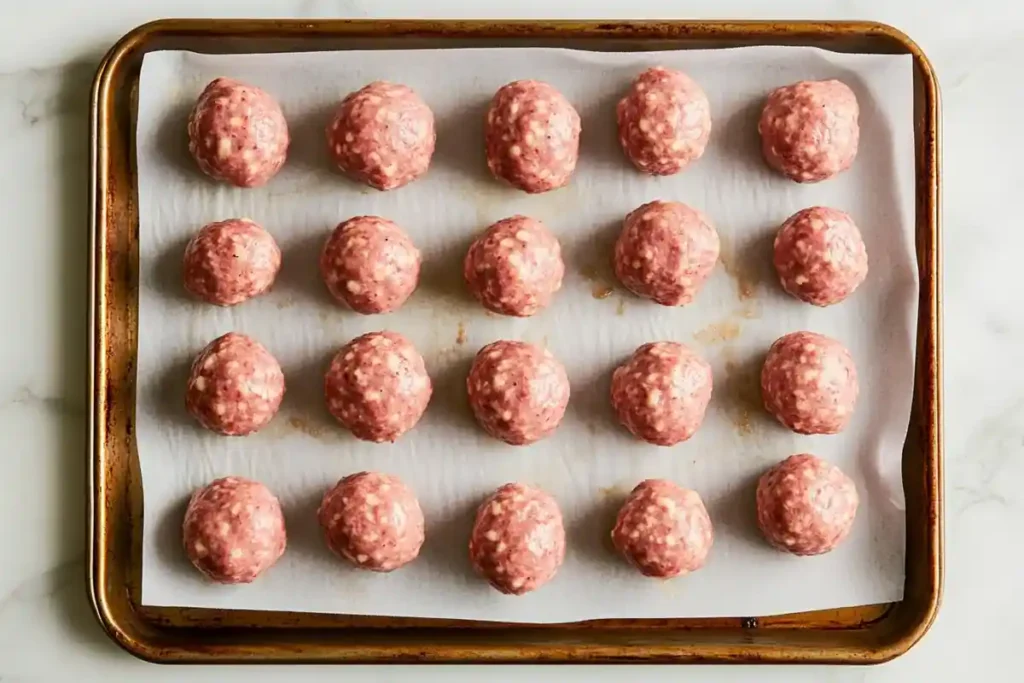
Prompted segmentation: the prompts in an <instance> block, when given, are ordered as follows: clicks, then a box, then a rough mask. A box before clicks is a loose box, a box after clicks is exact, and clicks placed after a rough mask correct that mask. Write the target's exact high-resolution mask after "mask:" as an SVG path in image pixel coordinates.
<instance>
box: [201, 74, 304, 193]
mask: <svg viewBox="0 0 1024 683" xmlns="http://www.w3.org/2000/svg"><path fill="white" fill-rule="evenodd" d="M188 139H189V144H188V148H189V151H190V152H191V153H192V157H193V158H194V159H195V160H196V163H197V164H198V165H199V168H200V169H201V170H202V171H203V173H205V174H206V175H208V176H210V177H211V178H213V179H215V180H223V181H224V182H227V183H230V184H232V185H236V186H238V187H258V186H260V185H264V184H266V183H267V181H269V180H270V179H271V178H273V177H274V175H276V174H277V172H278V171H280V170H281V167H282V166H284V162H285V158H286V157H287V156H288V144H289V142H290V138H289V136H288V123H287V122H286V121H285V119H284V114H283V113H282V112H281V107H280V106H279V105H278V104H277V102H276V101H275V100H274V98H273V97H271V96H270V95H269V94H268V93H266V92H264V91H263V90H260V89H259V88H256V87H253V86H251V85H246V84H245V83H239V82H238V81H233V80H231V79H230V78H218V79H217V80H215V81H213V82H212V83H210V84H209V85H207V86H206V89H205V90H203V92H202V94H201V95H200V96H199V100H198V101H197V102H196V105H195V107H194V108H193V109H192V114H191V115H190V116H189V119H188Z"/></svg>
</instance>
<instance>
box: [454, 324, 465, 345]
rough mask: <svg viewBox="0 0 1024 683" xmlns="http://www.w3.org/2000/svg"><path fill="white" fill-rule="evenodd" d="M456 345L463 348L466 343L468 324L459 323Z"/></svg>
mask: <svg viewBox="0 0 1024 683" xmlns="http://www.w3.org/2000/svg"><path fill="white" fill-rule="evenodd" d="M455 343H456V344H458V345H459V346H462V345H463V344H465V343H466V323H464V322H462V321H461V320H460V321H459V326H458V328H457V329H456V332H455Z"/></svg>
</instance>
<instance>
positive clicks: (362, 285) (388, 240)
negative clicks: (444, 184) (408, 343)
mask: <svg viewBox="0 0 1024 683" xmlns="http://www.w3.org/2000/svg"><path fill="white" fill-rule="evenodd" d="M420 261H421V257H420V252H419V249H417V248H416V246H415V245H414V244H413V243H412V240H411V239H409V236H408V235H406V234H405V232H404V231H403V230H402V229H401V228H400V227H398V226H397V225H395V224H394V223H392V222H391V221H389V220H387V219H386V218H380V217H379V216H356V217H355V218H350V219H348V220H347V221H345V222H344V223H341V224H340V225H338V227H337V228H335V229H334V232H333V233H331V236H330V237H328V238H327V242H326V243H325V244H324V248H323V251H322V252H320V274H321V275H322V276H323V279H324V282H326V283H327V289H328V290H330V292H331V295H332V296H334V298H335V299H337V300H338V301H340V302H341V303H343V304H346V305H347V306H348V307H349V308H351V309H352V310H353V311H355V312H356V313H362V314H364V315H369V314H373V313H389V312H391V311H394V310H397V309H398V308H400V307H401V306H402V304H404V303H405V301H406V300H407V299H408V298H409V297H410V296H411V295H412V293H413V291H415V289H416V285H417V284H418V283H419V279H420Z"/></svg>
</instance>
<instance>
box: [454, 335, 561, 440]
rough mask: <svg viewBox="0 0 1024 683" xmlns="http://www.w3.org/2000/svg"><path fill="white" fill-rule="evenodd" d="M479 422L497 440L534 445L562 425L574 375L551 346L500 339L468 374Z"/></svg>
mask: <svg viewBox="0 0 1024 683" xmlns="http://www.w3.org/2000/svg"><path fill="white" fill-rule="evenodd" d="M466 389H467V391H468V393H469V404H470V407H472V409H473V414H474V415H475V416H476V420H477V422H479V423H480V426H481V427H483V428H484V430H485V431H486V432H487V433H488V434H490V435H491V436H493V437H494V438H496V439H501V440H502V441H504V442H505V443H508V444H512V445H514V446H522V445H525V444H530V443H533V442H535V441H539V440H540V439H543V438H545V437H546V436H548V435H550V434H551V433H552V432H554V431H555V429H556V428H557V427H558V424H559V423H560V422H561V421H562V416H564V415H565V408H566V406H567V405H568V404H569V377H568V376H567V375H566V374H565V368H564V367H563V366H562V364H561V363H559V362H558V360H557V359H556V358H555V357H554V356H553V355H552V354H551V352H550V351H548V350H547V349H544V348H541V347H540V346H535V345H533V344H528V343H526V342H520V341H496V342H494V343H492V344H488V345H487V346H485V347H483V348H482V349H480V352H479V353H477V355H476V359H475V360H474V361H473V367H472V368H470V371H469V377H467V378H466Z"/></svg>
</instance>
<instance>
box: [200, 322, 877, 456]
mask: <svg viewBox="0 0 1024 683" xmlns="http://www.w3.org/2000/svg"><path fill="white" fill-rule="evenodd" d="M466 390H467V393H468V396H469V404H470V406H471V408H472V412H473V415H474V416H475V417H476V421H477V422H478V423H479V424H480V426H481V427H482V428H483V429H484V430H485V431H486V432H487V433H488V434H490V435H491V436H492V437H494V438H496V439H500V440H501V441H504V442H505V443H508V444H512V445H526V444H531V443H534V442H536V441H539V440H541V439H543V438H545V437H547V436H549V435H550V434H551V433H553V432H554V431H555V429H557V427H558V425H559V424H560V423H561V421H562V418H563V416H564V415H565V410H566V407H567V405H568V403H569V394H570V388H569V378H568V376H567V374H566V371H565V368H564V366H563V365H562V364H561V363H560V362H559V361H558V359H557V358H555V356H554V355H553V354H552V353H551V352H550V351H548V350H547V349H545V348H543V347H541V346H537V345H534V344H529V343H527V342H522V341H508V340H502V341H496V342H493V343H491V344H488V345H487V346H484V347H483V348H482V349H480V351H479V352H478V353H477V355H476V358H475V359H474V361H473V364H472V366H471V368H470V370H469V374H468V376H467V378H466ZM761 391H762V396H763V399H764V405H765V408H766V409H767V410H768V411H769V412H770V413H771V414H772V415H774V416H775V418H776V419H777V420H778V421H779V422H781V423H782V424H783V425H785V426H786V427H788V428H789V429H791V430H793V431H794V432H797V433H800V434H835V433H838V432H840V431H842V430H843V429H844V428H845V427H846V425H847V423H848V422H849V420H850V418H851V417H852V415H853V411H854V408H855V406H856V403H857V397H858V393H859V385H858V380H857V370H856V366H855V365H854V361H853V357H852V355H851V354H850V352H849V351H848V350H847V349H846V348H845V347H844V346H843V345H842V344H841V343H840V342H838V341H836V340H834V339H832V338H830V337H826V336H825V335H822V334H817V333H814V332H806V331H803V332H793V333H790V334H787V335H785V336H783V337H781V338H779V339H778V340H776V341H775V343H774V344H772V346H771V348H770V349H769V351H768V355H767V357H766V359H765V361H764V365H763V367H762V370H761ZM284 393H285V379H284V373H283V372H282V371H281V366H280V365H279V364H278V362H277V360H276V359H275V358H274V356H273V355H271V353H270V352H269V351H268V350H267V349H266V348H265V347H264V346H263V345H262V344H260V343H259V342H257V341H256V340H254V339H252V338H251V337H248V336H245V335H242V334H238V333H235V332H229V333H228V334H225V335H223V336H221V337H218V338H217V339H215V340H214V341H212V342H211V343H210V344H209V345H208V346H207V347H206V348H205V349H203V351H202V352H200V354H199V355H198V356H197V357H196V358H195V360H194V361H193V363H192V368H191V373H190V376H189V379H188V385H187V389H186V401H185V402H186V406H187V408H188V410H189V412H190V413H191V414H192V415H193V416H194V417H195V418H196V420H198V421H199V423H200V424H201V425H203V426H204V427H206V428H207V429H210V430H212V431H215V432H218V433H220V434H224V435H228V436H242V435H247V434H251V433H253V432H256V431H258V430H259V429H261V428H263V427H264V426H265V425H266V424H268V423H269V422H270V420H271V419H272V418H273V417H274V415H275V414H276V413H277V411H278V409H279V408H280V406H281V402H282V400H283V398H284ZM610 393H611V404H612V407H613V408H614V410H615V413H616V415H617V416H618V419H619V421H620V422H621V424H622V425H623V426H624V427H625V428H626V429H627V430H629V432H630V433H631V434H633V435H634V436H635V437H636V438H638V439H641V440H643V441H646V442H648V443H651V444H655V445H658V446H672V445H674V444H677V443H680V442H683V441H686V440H687V439H689V438H690V437H692V436H693V435H694V433H696V431H697V430H698V428H699V427H700V426H701V423H702V422H703V421H704V415H705V412H706V411H707V407H708V404H709V402H710V401H711V394H712V373H711V366H710V365H709V364H708V363H707V361H705V360H704V359H703V358H701V357H700V356H699V355H697V354H696V353H695V352H694V351H693V350H692V349H690V348H689V347H687V346H685V345H684V344H680V343H678V342H670V341H661V342H651V343H648V344H643V345H642V346H640V347H639V348H637V349H636V351H635V352H634V353H633V354H632V356H630V357H629V358H628V359H627V360H626V361H625V362H624V363H623V364H622V365H620V366H618V367H617V368H616V369H615V370H614V372H613V373H612V381H611V392H610ZM432 394H433V385H432V383H431V380H430V376H429V375H428V374H427V370H426V366H425V364H424V362H423V357H422V356H421V355H420V354H419V352H418V351H417V350H416V348H415V347H414V346H413V344H412V343H411V342H410V341H409V340H408V339H406V338H405V337H403V336H402V335H400V334H398V333H396V332H390V331H383V332H371V333H368V334H364V335H362V336H360V337H356V338H355V339H353V340H352V341H350V342H349V343H347V344H345V345H344V346H343V347H341V349H340V350H339V351H338V352H337V354H336V355H335V356H334V358H333V360H332V361H331V363H330V366H329V367H328V369H327V372H326V374H325V376H324V396H325V399H326V404H327V409H328V410H329V411H330V413H331V414H332V415H333V416H334V417H335V419H337V421H338V422H340V423H341V425H342V426H344V427H345V428H346V429H348V430H350V431H351V432H352V434H353V435H354V436H355V437H356V438H359V439H362V440H366V441H372V442H377V443H381V442H393V441H395V440H397V439H398V438H399V437H400V436H402V434H404V433H405V432H407V431H408V430H410V429H412V428H413V427H415V426H416V424H417V423H418V422H419V421H420V418H421V417H422V416H423V414H424V412H425V411H426V409H427V404H428V403H429V402H430V398H431V395H432Z"/></svg>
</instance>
